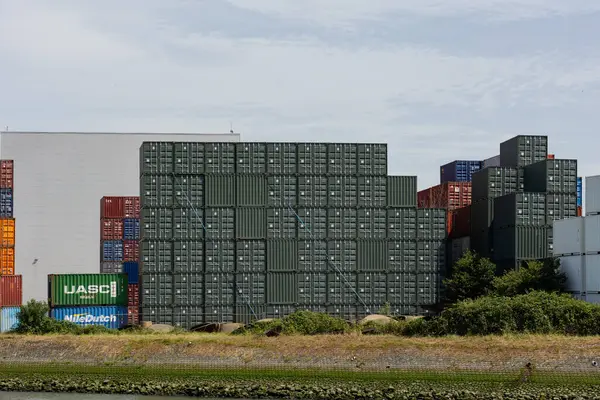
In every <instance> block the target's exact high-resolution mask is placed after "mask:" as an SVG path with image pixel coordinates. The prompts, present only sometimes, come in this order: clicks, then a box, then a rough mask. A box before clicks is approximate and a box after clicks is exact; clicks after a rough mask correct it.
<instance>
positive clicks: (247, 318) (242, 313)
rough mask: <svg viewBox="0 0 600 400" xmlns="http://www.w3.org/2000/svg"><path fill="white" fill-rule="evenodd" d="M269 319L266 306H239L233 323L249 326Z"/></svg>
mask: <svg viewBox="0 0 600 400" xmlns="http://www.w3.org/2000/svg"><path fill="white" fill-rule="evenodd" d="M265 318H267V306H266V305H265V304H237V305H236V306H235V315H234V316H233V321H234V322H237V323H240V324H249V323H251V322H254V321H259V320H261V319H265Z"/></svg>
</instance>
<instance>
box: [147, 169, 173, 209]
mask: <svg viewBox="0 0 600 400" xmlns="http://www.w3.org/2000/svg"><path fill="white" fill-rule="evenodd" d="M173 195H174V185H173V177H172V176H170V175H144V176H142V177H141V178H140V203H141V207H142V208H145V207H173V203H174V198H173V197H174V196H173Z"/></svg>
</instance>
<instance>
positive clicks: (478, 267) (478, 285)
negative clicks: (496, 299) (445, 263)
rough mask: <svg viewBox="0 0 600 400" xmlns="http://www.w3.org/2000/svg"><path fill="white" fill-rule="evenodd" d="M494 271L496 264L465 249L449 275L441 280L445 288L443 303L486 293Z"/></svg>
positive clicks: (490, 287)
mask: <svg viewBox="0 0 600 400" xmlns="http://www.w3.org/2000/svg"><path fill="white" fill-rule="evenodd" d="M495 271H496V266H495V265H494V263H492V262H491V261H490V260H489V259H487V258H481V257H479V256H478V255H477V254H476V253H474V252H472V251H467V252H466V253H465V254H464V255H463V256H462V257H461V258H460V260H458V261H457V262H456V264H454V268H453V269H452V274H451V275H450V277H449V278H448V279H445V280H444V282H443V283H444V286H445V288H446V294H445V297H444V303H445V304H454V303H456V302H457V301H461V300H466V299H476V298H478V297H480V296H484V295H486V294H488V293H489V292H490V291H491V289H492V288H493V286H492V282H493V281H494V278H495V275H494V274H495Z"/></svg>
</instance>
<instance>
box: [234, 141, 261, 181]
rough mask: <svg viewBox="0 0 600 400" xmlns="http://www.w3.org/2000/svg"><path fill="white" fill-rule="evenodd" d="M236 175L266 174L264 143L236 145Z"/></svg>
mask: <svg viewBox="0 0 600 400" xmlns="http://www.w3.org/2000/svg"><path fill="white" fill-rule="evenodd" d="M235 155H236V159H237V167H236V172H237V173H238V174H264V173H265V172H267V145H266V143H236V145H235Z"/></svg>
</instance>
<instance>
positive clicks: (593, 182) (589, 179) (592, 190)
mask: <svg viewBox="0 0 600 400" xmlns="http://www.w3.org/2000/svg"><path fill="white" fill-rule="evenodd" d="M599 213H600V175H594V176H586V177H585V215H594V214H599Z"/></svg>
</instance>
